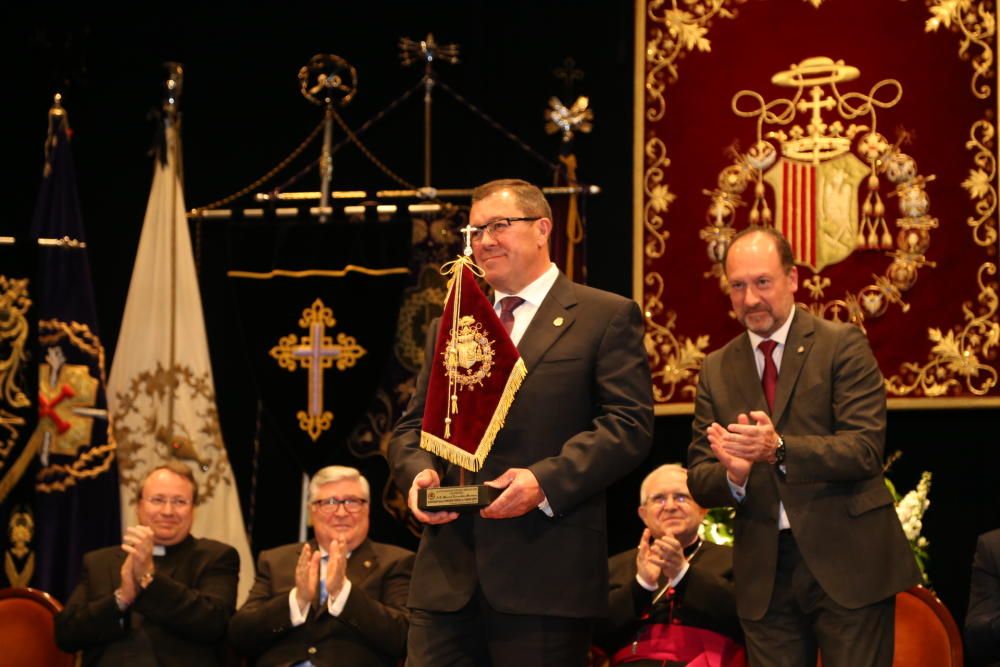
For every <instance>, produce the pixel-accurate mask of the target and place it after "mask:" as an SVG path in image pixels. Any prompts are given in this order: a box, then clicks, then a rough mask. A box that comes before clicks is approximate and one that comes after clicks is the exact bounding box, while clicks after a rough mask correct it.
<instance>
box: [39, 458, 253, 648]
mask: <svg viewBox="0 0 1000 667" xmlns="http://www.w3.org/2000/svg"><path fill="white" fill-rule="evenodd" d="M197 502H198V484H197V482H196V481H195V478H194V475H193V474H192V472H191V470H190V468H188V467H187V466H186V465H185V464H183V463H181V462H179V461H170V462H168V463H165V464H164V465H162V466H159V467H157V468H155V469H154V470H152V471H151V472H150V473H149V474H148V475H147V476H146V478H145V479H144V480H143V482H142V484H141V485H140V486H139V496H138V499H137V505H136V512H137V514H138V519H139V524H138V525H136V526H130V527H129V528H128V529H127V530H126V531H125V536H124V538H123V540H122V544H121V546H114V547H106V548H104V549H98V550H96V551H91V552H90V553H88V554H86V555H84V557H83V574H82V575H81V578H80V583H79V584H78V585H77V586H76V588H75V589H74V590H73V593H72V594H71V595H70V598H69V601H68V602H67V603H66V607H65V609H63V611H62V612H61V613H60V614H58V615H57V616H56V618H55V635H56V643H57V644H58V645H59V647H60V648H61V649H63V650H64V651H78V650H82V651H83V665H84V666H85V667H86V666H90V665H129V666H130V667H144V666H146V665H150V666H154V665H155V666H160V665H166V666H170V665H178V666H180V665H184V666H185V667H187V666H192V665H206V666H208V665H221V664H223V660H224V657H225V642H224V640H225V637H226V626H227V623H228V622H229V617H230V616H231V615H232V614H233V610H234V609H235V606H236V585H237V582H238V580H239V572H240V557H239V554H237V553H236V550H235V549H234V548H233V547H231V546H229V545H228V544H222V543H221V542H216V541H215V540H210V539H206V538H198V537H194V536H192V535H191V523H192V521H193V520H194V508H195V505H196V504H197Z"/></svg>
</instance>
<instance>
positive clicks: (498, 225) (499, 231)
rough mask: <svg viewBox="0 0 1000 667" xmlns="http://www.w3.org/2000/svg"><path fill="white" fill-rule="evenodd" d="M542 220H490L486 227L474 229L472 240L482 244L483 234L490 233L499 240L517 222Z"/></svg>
mask: <svg viewBox="0 0 1000 667" xmlns="http://www.w3.org/2000/svg"><path fill="white" fill-rule="evenodd" d="M541 219H542V218H541V216H535V217H529V218H498V219H496V220H490V221H489V222H487V223H486V224H485V225H480V226H479V227H472V234H471V236H470V239H471V241H472V242H473V243H482V240H483V232H489V235H490V236H492V237H493V238H495V239H498V238H500V237H501V236H503V234H504V232H506V231H507V230H508V229H510V226H511V225H512V224H514V223H515V222H534V221H535V220H541ZM470 226H471V225H470Z"/></svg>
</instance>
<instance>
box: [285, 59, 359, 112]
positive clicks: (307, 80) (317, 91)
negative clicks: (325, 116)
mask: <svg viewBox="0 0 1000 667" xmlns="http://www.w3.org/2000/svg"><path fill="white" fill-rule="evenodd" d="M299 86H300V90H301V92H302V96H303V97H305V98H306V99H307V100H309V101H310V102H312V103H313V104H316V105H319V106H330V105H332V104H334V103H337V104H338V105H340V106H346V105H347V104H348V103H349V102H350V101H351V100H352V99H353V98H354V94H355V93H357V92H358V71H357V70H356V69H354V67H353V66H352V65H351V64H350V63H348V62H347V61H346V60H344V59H343V58H341V57H340V56H336V55H333V54H332V53H317V54H316V55H314V56H313V57H312V58H310V59H309V62H308V64H306V65H303V66H302V69H300V70H299Z"/></svg>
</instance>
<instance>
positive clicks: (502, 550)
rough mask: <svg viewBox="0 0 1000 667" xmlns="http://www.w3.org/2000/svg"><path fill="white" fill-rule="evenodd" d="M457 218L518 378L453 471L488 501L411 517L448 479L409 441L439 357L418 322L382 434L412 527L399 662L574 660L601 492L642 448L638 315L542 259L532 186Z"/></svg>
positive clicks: (599, 577)
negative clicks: (473, 461)
mask: <svg viewBox="0 0 1000 667" xmlns="http://www.w3.org/2000/svg"><path fill="white" fill-rule="evenodd" d="M469 225H470V227H471V234H472V237H471V245H472V250H473V253H474V255H475V260H476V263H477V264H478V266H479V267H481V268H482V270H483V271H484V272H485V278H486V281H487V282H488V283H489V284H490V286H491V287H493V289H494V291H495V310H496V312H497V313H498V314H499V316H500V321H501V322H505V326H507V327H508V331H509V334H510V338H511V340H512V341H513V342H514V344H515V345H516V346H517V351H518V352H519V354H520V358H521V360H523V362H524V364H525V366H526V368H527V376H526V377H525V378H524V380H523V383H522V384H521V386H520V390H519V392H518V393H517V395H516V398H515V399H514V401H513V403H512V404H511V405H510V408H509V411H508V412H507V415H506V420H505V423H504V425H503V428H502V430H500V431H499V432H498V434H497V435H496V439H495V441H494V443H493V446H492V451H491V453H490V454H489V457H488V458H487V459H486V460H485V462H484V463H483V466H482V469H481V470H480V471H479V472H478V473H475V474H470V475H468V476H467V477H468V479H466V480H465V481H466V482H478V483H487V484H489V485H491V486H495V487H497V488H499V489H502V490H503V492H502V493H501V494H500V496H499V497H498V498H497V499H496V500H494V501H493V502H492V503H491V504H490V505H488V506H487V507H485V508H484V509H482V510H481V511H479V512H476V511H472V512H464V513H462V514H461V515H460V514H459V513H456V512H444V511H441V512H424V511H421V510H420V509H419V508H418V506H417V496H418V490H420V489H427V488H435V487H438V486H453V485H456V484H459V483H460V481H459V477H460V474H459V469H458V468H457V466H454V465H448V464H447V463H446V462H444V461H442V460H441V459H440V458H438V457H436V456H434V455H433V454H431V453H429V452H427V451H425V450H423V449H421V448H420V442H421V419H422V416H423V414H424V407H425V399H426V398H427V386H428V375H429V373H430V372H431V368H432V366H433V365H435V364H438V363H439V360H438V359H436V358H435V354H434V344H435V340H436V339H437V335H436V328H435V327H431V331H430V335H429V337H428V338H429V341H428V342H429V344H428V348H427V356H426V357H425V361H424V366H423V369H422V371H421V373H420V376H419V378H418V379H417V390H416V393H415V395H414V397H413V400H412V401H411V402H410V405H409V406H408V408H407V410H406V412H405V414H404V415H403V416H402V417H401V419H400V421H399V423H398V424H397V425H396V431H395V434H394V436H393V440H392V442H391V443H390V462H391V464H392V468H393V475H394V478H395V480H396V483H397V484H398V485H399V486H400V488H401V489H403V490H404V491H405V492H408V494H409V507H410V509H411V511H412V512H413V515H414V516H415V517H416V518H417V519H418V520H419V521H421V522H422V523H424V524H425V526H424V531H423V536H422V538H421V543H420V549H419V551H418V553H417V560H416V564H415V566H414V573H413V576H414V581H419V582H420V583H419V585H415V586H414V587H413V588H411V590H410V597H409V606H410V607H411V620H410V634H409V640H408V641H409V647H408V658H407V664H408V665H411V666H414V667H419V666H421V665H470V666H472V665H476V666H478V665H490V664H492V665H497V666H500V665H518V666H519V667H529V666H531V665H539V666H541V665H546V666H558V665H582V664H583V663H584V661H585V659H586V654H587V649H588V645H589V642H590V625H591V619H593V618H597V617H601V616H604V615H605V614H606V612H607V602H608V601H607V585H606V584H607V546H606V517H605V497H604V491H605V489H606V488H607V487H608V485H609V484H611V483H612V482H613V481H615V480H616V479H618V478H620V477H621V476H623V475H624V474H626V473H627V472H629V471H630V470H631V469H633V468H634V467H635V466H636V465H638V464H639V462H641V461H642V459H643V458H644V457H645V455H646V453H647V451H648V449H649V446H650V437H651V431H652V422H653V412H652V392H651V382H650V375H649V364H648V361H647V358H646V353H645V350H644V348H643V345H642V336H643V320H642V315H641V313H640V311H639V308H638V307H637V305H636V304H635V303H634V302H632V301H630V300H627V299H624V298H622V297H619V296H616V295H613V294H609V293H607V292H602V291H600V290H596V289H593V288H589V287H585V286H582V285H577V284H574V283H573V282H572V281H570V280H569V279H568V278H566V276H564V275H562V274H561V273H560V272H559V271H558V269H557V268H556V267H555V265H553V264H552V263H551V261H550V260H549V249H548V245H549V235H550V234H551V231H552V219H551V212H550V209H549V206H548V203H547V202H546V201H545V197H544V196H543V195H542V193H541V191H540V190H539V189H538V188H536V187H534V186H532V185H530V184H528V183H525V182H524V181H517V180H505V181H493V182H491V183H487V184H486V185H483V186H480V187H479V188H477V189H476V190H475V191H474V192H473V195H472V209H471V211H470V214H469ZM465 415H467V413H463V412H461V409H460V412H459V413H458V418H466V417H465Z"/></svg>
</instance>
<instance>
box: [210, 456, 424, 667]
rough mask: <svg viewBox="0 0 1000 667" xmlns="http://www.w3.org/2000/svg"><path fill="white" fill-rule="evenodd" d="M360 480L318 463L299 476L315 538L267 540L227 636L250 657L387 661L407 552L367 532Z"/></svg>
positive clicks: (261, 660)
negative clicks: (271, 544) (306, 477)
mask: <svg viewBox="0 0 1000 667" xmlns="http://www.w3.org/2000/svg"><path fill="white" fill-rule="evenodd" d="M370 502H371V492H370V490H369V486H368V480H366V479H365V478H364V477H362V475H361V473H360V472H358V471H357V470H355V469H354V468H348V467H344V466H327V467H326V468H322V469H320V470H319V472H317V473H316V474H315V475H314V476H313V478H312V480H311V481H310V483H309V514H310V516H311V518H312V525H313V532H314V534H315V539H314V540H312V541H309V542H306V543H301V542H296V543H294V544H287V545H285V546H283V547H278V548H276V549H270V550H268V551H264V552H262V553H261V554H260V557H259V558H258V560H257V579H256V581H255V582H254V585H253V589H252V590H251V591H250V597H249V599H248V600H247V602H246V604H245V605H243V607H242V608H241V609H240V610H239V611H238V612H237V613H236V615H235V616H233V618H232V621H231V622H230V626H229V637H230V640H231V641H232V643H233V644H234V645H235V647H236V648H237V649H238V650H239V651H240V652H241V653H244V654H245V655H248V656H251V657H252V658H253V659H254V660H255V661H256V663H255V664H257V665H313V666H315V667H327V666H329V667H335V666H337V667H339V666H344V667H347V666H350V667H367V666H369V665H371V666H381V665H393V666H395V665H397V664H398V663H399V660H400V659H401V658H402V657H403V656H405V655H406V633H407V631H408V629H409V614H408V611H407V609H406V596H407V595H408V593H409V589H410V573H411V572H412V571H413V553H412V552H410V551H407V550H405V549H401V548H399V547H395V546H392V545H389V544H380V543H378V542H373V541H372V540H369V539H368V508H369V504H370Z"/></svg>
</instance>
